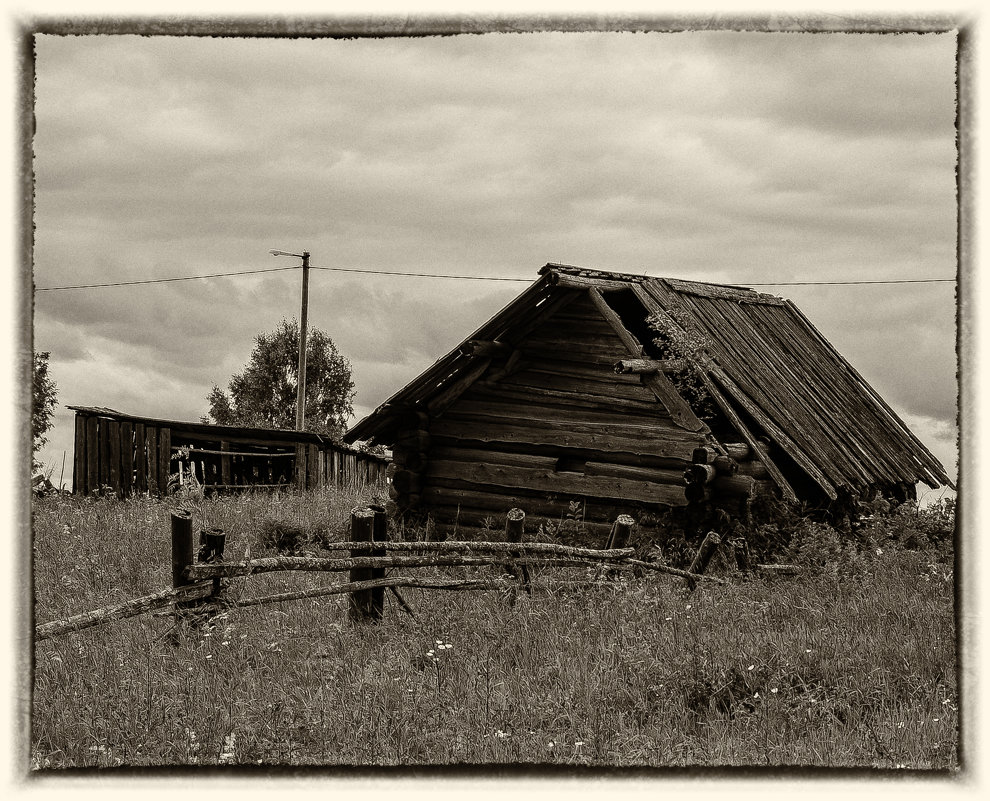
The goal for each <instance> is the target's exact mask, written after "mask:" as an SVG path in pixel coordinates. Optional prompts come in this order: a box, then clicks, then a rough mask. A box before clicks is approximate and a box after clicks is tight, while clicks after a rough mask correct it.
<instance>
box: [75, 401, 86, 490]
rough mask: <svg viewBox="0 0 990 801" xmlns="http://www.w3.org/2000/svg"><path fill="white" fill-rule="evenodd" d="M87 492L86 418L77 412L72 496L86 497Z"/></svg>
mask: <svg viewBox="0 0 990 801" xmlns="http://www.w3.org/2000/svg"><path fill="white" fill-rule="evenodd" d="M86 492H87V489H86V417H85V415H82V414H80V413H79V412H76V416H75V439H74V442H73V446H72V494H73V495H84V494H85V493H86Z"/></svg>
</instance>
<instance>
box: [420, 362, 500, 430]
mask: <svg viewBox="0 0 990 801" xmlns="http://www.w3.org/2000/svg"><path fill="white" fill-rule="evenodd" d="M491 363H492V360H491V359H490V358H485V359H481V360H480V361H478V362H476V363H475V364H473V365H471V366H470V367H469V368H467V369H466V371H465V372H464V373H462V374H461V375H460V376H458V377H457V378H455V379H454V380H453V381H451V382H450V384H448V385H447V386H445V387H444V388H443V389H441V390H440V392H439V393H438V394H437V395H435V396H434V397H433V398H431V399H430V400H429V401H427V404H426V408H427V409H428V411H429V414H430V415H431V416H434V417H436V416H439V415H441V414H443V412H444V410H445V409H447V408H448V407H449V406H450V405H451V404H452V403H454V401H456V400H457V399H458V398H459V397H461V395H463V394H464V393H465V392H467V390H468V389H469V388H470V387H471V385H472V384H473V383H474V382H475V381H477V380H478V379H479V378H481V376H482V375H483V374H484V372H485V370H487V369H488V367H489V366H490V365H491Z"/></svg>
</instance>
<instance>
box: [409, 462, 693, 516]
mask: <svg viewBox="0 0 990 801" xmlns="http://www.w3.org/2000/svg"><path fill="white" fill-rule="evenodd" d="M426 477H427V480H428V481H429V479H431V478H434V477H438V478H448V479H450V478H455V479H459V480H461V481H468V482H472V483H475V484H478V485H480V486H490V487H502V488H508V489H517V488H521V487H526V488H531V489H534V490H540V491H543V492H550V493H567V494H570V495H589V496H594V497H597V498H614V499H617V500H629V501H643V502H646V503H655V504H668V505H670V504H674V505H680V504H682V503H683V501H684V487H683V486H681V485H678V484H658V483H651V482H645V481H633V480H629V479H625V478H614V477H606V476H586V475H581V474H578V473H556V472H554V471H552V470H546V469H538V468H536V469H534V468H529V467H515V466H507V465H493V464H479V463H466V462H459V461H456V462H455V461H447V460H444V459H431V460H430V463H429V464H428V465H427V467H426Z"/></svg>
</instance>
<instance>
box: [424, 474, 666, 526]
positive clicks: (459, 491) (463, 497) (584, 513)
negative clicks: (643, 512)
mask: <svg viewBox="0 0 990 801" xmlns="http://www.w3.org/2000/svg"><path fill="white" fill-rule="evenodd" d="M430 481H431V484H430V485H429V486H427V487H425V488H424V489H423V492H422V495H421V498H422V500H423V503H424V508H426V509H431V508H434V507H447V508H454V509H456V508H457V506H458V505H462V506H464V507H465V508H471V509H476V510H482V511H486V512H488V513H490V514H501V515H504V514H505V513H506V512H508V511H509V510H510V509H523V510H524V511H525V512H526V514H527V515H534V516H536V515H538V516H540V517H544V518H549V519H552V520H556V521H560V520H563V519H566V517H567V515H568V514H569V512H570V501H571V500H575V501H577V502H578V503H580V506H579V507H578V515H579V517H578V519H584V520H591V521H597V522H604V521H612V520H614V519H615V518H616V517H617V516H618V515H620V514H623V513H625V512H629V511H630V509H631V507H632V506H633V504H628V503H622V502H619V503H609V502H608V501H603V500H599V499H597V498H591V499H589V498H587V497H585V496H584V495H573V496H572V495H567V494H564V495H557V496H554V498H555V499H554V500H548V499H547V496H546V493H536V492H532V491H527V490H504V489H499V488H496V487H479V486H477V485H474V484H470V483H469V482H466V481H459V480H457V479H450V480H446V479H436V478H434V479H430ZM452 485H454V486H452ZM635 505H636V506H642V504H635ZM647 508H651V507H650V506H649V505H647Z"/></svg>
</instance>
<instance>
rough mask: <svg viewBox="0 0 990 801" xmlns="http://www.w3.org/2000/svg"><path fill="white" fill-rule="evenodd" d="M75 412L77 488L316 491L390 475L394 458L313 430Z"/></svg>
mask: <svg viewBox="0 0 990 801" xmlns="http://www.w3.org/2000/svg"><path fill="white" fill-rule="evenodd" d="M69 408H70V409H73V410H74V411H75V412H76V421H75V451H74V455H73V479H72V491H73V493H75V494H80V495H88V494H91V493H94V492H100V493H104V492H108V491H109V492H113V493H115V494H116V495H118V496H119V497H126V496H129V495H134V494H140V493H144V492H150V493H152V494H164V493H165V492H166V491H167V489H168V487H169V482H170V480H171V479H172V478H173V477H175V480H176V481H177V482H180V483H185V482H192V481H195V482H196V483H197V484H199V485H201V486H203V487H204V488H205V489H206V490H208V491H217V492H230V491H236V490H242V489H246V488H254V489H275V488H296V489H313V488H316V487H322V486H327V485H337V486H342V485H348V484H371V483H377V482H380V481H383V480H384V477H385V469H386V467H387V465H388V460H387V459H385V458H384V457H381V456H377V455H375V454H371V453H365V452H363V451H359V450H356V449H354V448H351V447H348V446H347V445H342V444H340V443H336V442H333V441H331V440H329V439H327V438H325V437H320V436H318V435H316V434H313V433H311V432H300V431H278V430H269V429H255V428H238V427H233V426H212V425H207V424H205V423H188V422H179V421H174V420H157V419H150V418H137V417H132V416H129V415H124V414H121V413H120V412H115V411H113V410H112V409H101V408H96V407H82V406H70V407H69Z"/></svg>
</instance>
